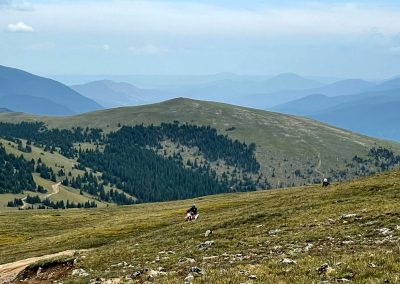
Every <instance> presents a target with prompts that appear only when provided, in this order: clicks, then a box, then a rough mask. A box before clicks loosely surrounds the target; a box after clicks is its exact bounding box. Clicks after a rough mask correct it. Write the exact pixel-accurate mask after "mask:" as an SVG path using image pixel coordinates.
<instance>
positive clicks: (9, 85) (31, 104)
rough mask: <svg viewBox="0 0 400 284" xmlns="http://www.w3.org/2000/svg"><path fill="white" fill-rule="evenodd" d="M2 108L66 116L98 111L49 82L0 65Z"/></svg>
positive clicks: (90, 101)
mask: <svg viewBox="0 0 400 284" xmlns="http://www.w3.org/2000/svg"><path fill="white" fill-rule="evenodd" d="M0 99H1V102H2V107H6V108H11V109H13V110H14V111H19V112H26V113H32V114H46V115H70V114H74V113H82V112H88V111H93V110H99V109H102V106H100V105H99V104H98V103H96V102H94V101H92V100H90V99H88V98H86V97H84V96H82V95H80V94H79V93H77V92H76V91H74V90H72V89H71V88H69V87H67V86H65V85H63V84H61V83H59V82H57V81H54V80H51V79H47V78H43V77H39V76H36V75H33V74H30V73H28V72H25V71H22V70H19V69H14V68H9V67H5V66H1V65H0Z"/></svg>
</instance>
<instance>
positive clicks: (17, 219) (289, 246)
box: [0, 170, 400, 284]
mask: <svg viewBox="0 0 400 284" xmlns="http://www.w3.org/2000/svg"><path fill="white" fill-rule="evenodd" d="M399 179H400V172H399V171H398V170H397V171H392V172H387V173H384V174H380V175H377V176H373V177H369V178H363V179H359V180H354V181H349V182H344V183H341V184H334V185H332V186H330V187H328V188H322V187H320V186H311V187H299V188H292V189H287V190H270V191H259V192H252V193H235V194H224V195H217V196H207V197H202V198H197V199H193V200H186V201H175V202H164V203H153V204H141V205H133V206H124V207H114V208H101V209H100V208H98V209H92V210H91V211H90V214H88V211H86V210H82V209H81V210H79V209H78V210H60V211H58V212H57V214H54V211H42V212H34V211H20V212H13V213H8V212H6V213H4V214H1V215H0V222H1V224H3V226H0V236H1V237H0V264H4V263H8V262H12V261H15V260H20V259H26V258H28V257H32V256H42V255H45V254H50V253H56V252H61V251H65V250H71V249H91V250H89V251H81V252H80V254H81V255H83V257H82V256H79V254H76V255H75V256H74V257H73V258H72V260H73V259H77V260H76V261H75V262H74V264H72V262H71V258H69V259H70V262H68V260H65V259H63V258H61V259H60V258H59V259H58V262H54V261H53V262H51V261H50V262H49V261H42V262H40V263H39V264H37V265H36V266H35V265H33V266H31V268H30V270H28V271H30V274H26V275H28V276H25V277H28V278H29V279H30V280H37V279H38V277H45V276H49V279H50V280H49V281H51V282H52V281H54V280H59V278H61V279H62V281H63V283H89V282H95V281H96V280H95V279H98V280H97V283H111V282H112V283H116V282H115V281H126V282H129V281H133V283H143V282H145V281H148V280H150V281H151V283H167V284H168V283H169V284H171V283H183V282H184V279H185V278H187V277H189V278H188V279H190V278H191V277H190V276H189V274H192V276H194V283H215V284H221V283H242V282H243V283H248V282H251V283H300V284H301V283H320V282H322V281H326V282H323V283H343V282H351V283H397V282H398V279H399V277H400V273H399V271H400V266H399V261H398V259H399V252H400V251H399V246H398V242H399V240H400V229H399V228H400V226H399V220H398V216H399V214H400V210H399V206H398V196H399V194H400V185H399ZM193 202H195V203H196V204H197V206H198V208H199V210H200V211H199V212H200V218H199V219H198V220H197V221H195V222H191V223H184V222H183V213H184V212H185V210H186V209H187V207H188V206H190V204H191V203H193ZM9 228H12V230H10V229H9ZM38 228H45V229H40V230H38ZM207 230H210V231H212V233H211V234H208V235H207V236H206V235H205V233H206V232H207ZM63 263H65V266H67V267H68V269H67V270H64V272H62V270H57V269H56V271H61V273H60V274H57V273H53V274H51V272H54V271H55V270H54V267H55V268H57V267H65V266H62V264H63ZM39 267H42V268H41V269H40V273H38V272H37V271H38V269H39ZM194 267H197V268H194ZM1 269H2V267H1V266H0V277H1V275H2V272H3V271H2V270H1ZM60 269H61V268H60ZM75 269H83V270H84V271H83V272H87V273H88V274H86V275H85V274H82V270H79V271H78V272H75V273H74V275H72V271H73V270H75ZM50 274H51V275H52V276H51V275H50ZM251 275H254V277H252V276H251ZM21 277H22V276H21ZM57 278H58V279H57ZM250 278H253V280H251V279H250ZM91 279H93V280H92V281H91ZM112 279H113V280H112ZM117 279H119V280H117ZM107 281H109V282H107Z"/></svg>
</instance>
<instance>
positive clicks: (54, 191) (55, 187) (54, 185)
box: [46, 182, 61, 198]
mask: <svg viewBox="0 0 400 284" xmlns="http://www.w3.org/2000/svg"><path fill="white" fill-rule="evenodd" d="M60 185H61V182H58V183H56V184H53V185H52V186H51V188H52V189H53V192H52V193H49V194H47V195H46V198H49V197H50V196H52V195H54V194H57V193H59V192H60Z"/></svg>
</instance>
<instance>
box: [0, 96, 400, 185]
mask: <svg viewBox="0 0 400 284" xmlns="http://www.w3.org/2000/svg"><path fill="white" fill-rule="evenodd" d="M0 121H3V122H12V123H16V122H19V121H43V122H45V123H46V125H47V126H48V127H49V128H58V129H64V128H66V129H71V128H75V129H77V128H79V127H80V128H82V129H86V127H88V128H92V129H101V130H102V131H103V132H104V133H106V134H107V133H110V132H112V131H116V130H119V129H120V128H121V126H124V125H127V126H132V125H140V124H142V123H143V124H144V125H150V124H154V125H161V123H173V122H174V121H179V123H181V124H184V123H188V124H190V125H200V126H210V127H211V128H214V129H216V130H217V133H218V134H222V135H227V137H228V138H229V139H232V140H236V139H237V140H238V141H240V142H242V143H246V144H247V145H250V144H253V143H254V145H255V150H254V151H255V157H256V160H257V162H258V163H259V164H260V169H259V173H258V174H257V176H262V179H264V181H265V178H266V179H267V182H268V185H269V186H270V187H284V186H293V185H303V184H310V183H315V182H320V180H321V179H322V177H324V176H327V177H331V176H334V177H335V179H342V178H351V177H355V176H357V175H360V172H359V171H352V170H350V171H349V167H348V164H349V163H351V162H352V159H353V158H354V156H358V157H363V158H366V157H367V156H368V153H369V152H370V150H371V149H372V148H379V147H382V148H387V149H389V150H391V151H393V152H394V154H396V155H398V154H399V153H400V145H399V144H397V143H391V142H387V141H383V140H378V139H373V138H369V137H366V136H362V135H358V134H355V133H352V132H348V131H345V130H342V129H338V128H334V127H331V126H329V125H326V124H322V123H319V122H316V121H313V120H310V119H306V118H302V117H296V116H289V115H282V114H278V113H272V112H266V111H261V110H255V109H249V108H242V107H238V106H233V105H227V104H220V103H214V102H204V101H195V100H189V99H174V100H171V101H166V102H163V103H159V104H152V105H146V106H138V107H126V108H117V109H111V110H104V111H97V112H91V113H86V114H82V115H77V116H72V117H40V116H29V115H26V114H21V113H10V114H0ZM177 146H178V145H177V144H174V143H172V144H171V143H170V145H169V147H175V148H176V147H177ZM176 149H178V148H176ZM184 150H185V152H186V153H187V155H188V156H191V155H193V151H192V152H190V151H189V152H187V151H186V150H190V149H184ZM167 154H168V153H167ZM182 156H184V155H183V154H182ZM199 159H200V158H199ZM185 162H186V161H185ZM214 169H215V170H216V171H219V172H222V171H224V170H226V168H224V170H223V169H220V170H218V169H217V168H216V167H214ZM376 171H378V168H376V167H375V166H374V165H371V173H373V172H376ZM343 172H344V173H343ZM254 178H256V179H258V177H254Z"/></svg>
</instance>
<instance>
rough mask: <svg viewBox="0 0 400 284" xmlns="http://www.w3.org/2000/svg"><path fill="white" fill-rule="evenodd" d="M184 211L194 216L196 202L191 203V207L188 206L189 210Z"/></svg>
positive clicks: (195, 213)
mask: <svg viewBox="0 0 400 284" xmlns="http://www.w3.org/2000/svg"><path fill="white" fill-rule="evenodd" d="M186 213H190V214H191V215H192V216H196V215H197V207H196V204H192V207H190V208H189V210H187V211H186Z"/></svg>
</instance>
